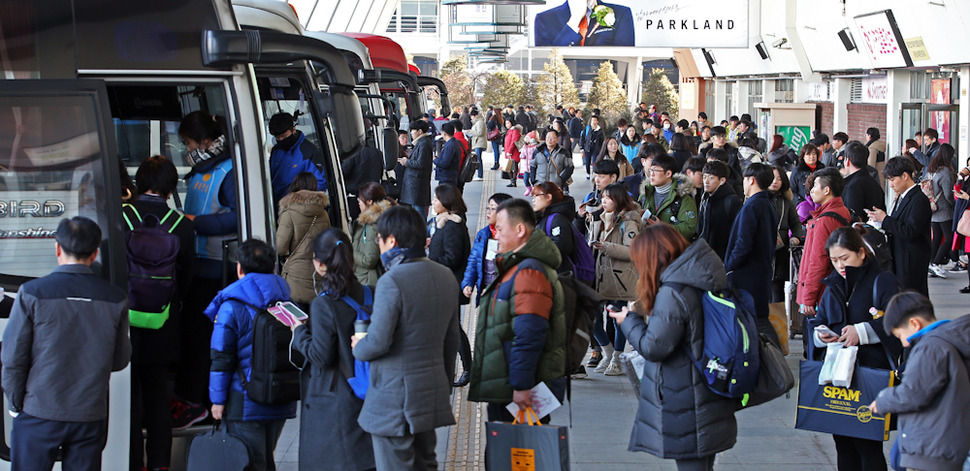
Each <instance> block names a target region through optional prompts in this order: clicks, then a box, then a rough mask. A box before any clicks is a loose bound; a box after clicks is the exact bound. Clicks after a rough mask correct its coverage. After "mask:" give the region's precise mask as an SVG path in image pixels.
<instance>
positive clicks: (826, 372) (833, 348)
mask: <svg viewBox="0 0 970 471" xmlns="http://www.w3.org/2000/svg"><path fill="white" fill-rule="evenodd" d="M839 350H842V342H834V343H830V344H828V345H826V349H825V361H824V362H823V363H822V369H821V370H820V371H819V372H818V384H819V385H823V384H829V383H831V382H832V370H833V368H834V367H835V359H836V358H837V357H838V356H839Z"/></svg>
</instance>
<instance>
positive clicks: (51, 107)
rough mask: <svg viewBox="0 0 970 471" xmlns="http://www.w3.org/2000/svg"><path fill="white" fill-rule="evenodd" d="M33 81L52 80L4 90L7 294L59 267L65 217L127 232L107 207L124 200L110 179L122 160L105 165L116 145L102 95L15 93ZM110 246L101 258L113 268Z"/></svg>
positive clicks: (107, 231) (0, 104) (1, 231)
mask: <svg viewBox="0 0 970 471" xmlns="http://www.w3.org/2000/svg"><path fill="white" fill-rule="evenodd" d="M18 85H20V86H21V87H18ZM89 85H90V84H88V85H86V86H89ZM30 86H33V87H35V89H36V88H40V87H43V86H44V85H43V82H41V84H38V83H33V84H29V85H24V84H14V83H9V82H8V83H6V84H3V86H2V88H0V148H2V149H3V151H0V260H3V263H2V264H0V286H3V288H4V289H5V290H6V291H7V292H15V291H16V290H17V289H18V288H19V286H20V285H21V284H22V283H24V282H26V281H28V280H31V279H34V278H38V277H41V276H44V275H47V274H48V273H50V272H51V271H53V270H54V268H56V267H57V257H56V256H55V253H54V236H55V233H56V230H57V225H58V223H59V222H60V220H61V219H63V218H70V217H74V216H84V217H88V218H90V219H92V220H94V221H95V222H96V223H97V224H98V225H99V226H100V227H101V230H102V231H103V234H104V238H105V240H106V241H107V240H108V239H110V235H111V234H112V233H113V232H114V231H115V229H120V227H118V228H115V227H112V225H111V224H110V223H109V222H108V221H109V214H108V213H109V212H111V211H112V208H109V207H108V205H106V204H104V203H105V202H106V201H116V202H118V203H120V202H121V200H120V195H119V191H118V190H117V188H118V182H116V181H109V178H111V176H114V178H115V179H117V176H116V172H117V170H115V169H116V168H117V165H116V164H112V165H113V168H112V166H108V165H105V162H104V160H105V156H106V155H109V152H110V148H109V147H106V146H107V143H106V142H104V141H103V138H104V136H105V132H106V130H105V129H102V128H101V123H102V119H101V116H100V115H99V112H98V108H97V101H98V99H97V97H98V96H99V94H97V93H88V94H85V93H82V92H80V91H73V90H65V89H64V88H71V87H69V86H67V85H65V84H64V83H63V82H61V83H59V84H58V87H59V88H58V89H57V90H52V91H51V94H49V95H44V94H33V95H28V94H26V93H24V91H23V90H21V91H16V92H15V91H14V89H16V88H27V87H30ZM82 86H84V85H75V86H74V87H73V88H78V89H80V88H81V87H82ZM35 91H36V90H35ZM109 188H110V189H113V190H111V191H109ZM119 206H120V205H119ZM107 247H108V246H107V245H105V246H103V249H102V252H101V253H100V255H99V262H101V263H102V266H103V267H105V268H106V269H107V268H108V266H109V263H107V262H108V260H107V258H108V256H109V254H110V251H109V250H105V248H107ZM116 281H118V280H116ZM7 314H9V313H0V317H6V315H7Z"/></svg>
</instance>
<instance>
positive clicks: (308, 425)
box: [293, 228, 376, 470]
mask: <svg viewBox="0 0 970 471" xmlns="http://www.w3.org/2000/svg"><path fill="white" fill-rule="evenodd" d="M313 267H314V269H315V270H316V274H317V276H318V280H319V286H318V287H319V289H320V292H321V294H320V295H319V296H317V297H316V298H315V299H314V300H313V303H312V304H311V305H310V320H309V321H308V322H307V323H306V324H297V325H295V326H293V349H294V350H296V351H298V352H300V353H301V354H302V355H303V356H304V357H305V358H306V360H307V362H306V365H305V366H304V367H303V371H302V373H301V374H300V385H301V397H302V401H301V402H300V407H301V408H302V410H301V411H300V469H301V470H327V469H332V470H367V469H374V468H375V466H376V465H375V463H374V450H373V447H372V444H371V437H370V434H368V433H367V432H365V431H364V430H363V429H361V427H360V425H359V424H358V423H357V417H358V416H359V415H360V409H361V407H363V406H364V401H363V399H360V398H358V397H357V396H356V395H355V394H354V391H353V390H352V389H351V387H350V384H349V383H347V377H346V375H345V374H344V373H342V372H341V369H344V371H354V355H353V352H352V351H351V348H350V340H351V337H353V335H354V322H355V321H356V320H357V311H356V310H355V309H354V308H352V307H351V306H350V305H349V304H347V303H346V302H344V301H343V300H342V299H341V298H342V297H343V296H350V297H351V298H353V299H354V300H355V301H356V302H357V303H358V304H360V305H361V306H363V305H364V304H365V302H364V289H365V288H364V286H362V285H361V284H360V283H359V282H358V281H357V277H355V276H354V252H353V247H352V246H351V242H350V238H349V237H347V235H346V234H344V233H343V232H342V231H341V230H340V229H336V228H333V229H329V230H327V231H325V232H322V233H320V234H319V235H318V236H317V237H316V238H314V239H313ZM366 289H368V290H370V292H371V303H373V292H374V288H373V287H367V288H366Z"/></svg>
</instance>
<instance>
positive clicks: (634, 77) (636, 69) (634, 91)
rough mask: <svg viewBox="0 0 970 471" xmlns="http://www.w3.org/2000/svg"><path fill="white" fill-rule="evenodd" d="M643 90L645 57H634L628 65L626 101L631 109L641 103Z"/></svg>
mask: <svg viewBox="0 0 970 471" xmlns="http://www.w3.org/2000/svg"><path fill="white" fill-rule="evenodd" d="M641 88H643V57H642V56H641V57H633V58H631V59H630V62H629V65H627V74H626V101H627V102H628V103H629V104H630V108H631V109H632V107H633V106H634V105H635V104H637V103H639V102H640V95H642V93H640V89H641Z"/></svg>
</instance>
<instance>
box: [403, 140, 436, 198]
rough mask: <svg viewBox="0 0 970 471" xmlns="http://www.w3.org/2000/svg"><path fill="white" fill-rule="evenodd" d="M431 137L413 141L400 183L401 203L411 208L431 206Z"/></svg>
mask: <svg viewBox="0 0 970 471" xmlns="http://www.w3.org/2000/svg"><path fill="white" fill-rule="evenodd" d="M431 166H432V156H431V137H430V135H429V134H425V135H424V136H422V137H419V138H418V140H417V141H414V149H413V150H412V151H411V155H410V157H408V161H407V163H405V164H404V167H405V168H406V170H405V172H404V180H403V181H402V182H401V203H404V204H410V205H412V206H427V205H429V204H431Z"/></svg>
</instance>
